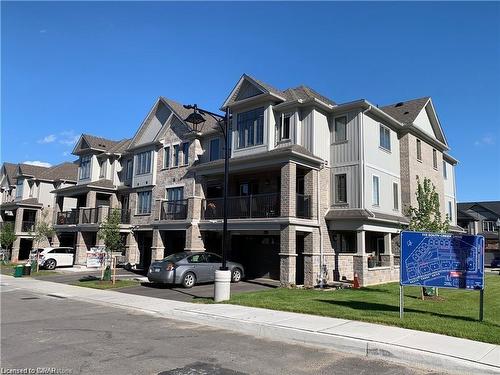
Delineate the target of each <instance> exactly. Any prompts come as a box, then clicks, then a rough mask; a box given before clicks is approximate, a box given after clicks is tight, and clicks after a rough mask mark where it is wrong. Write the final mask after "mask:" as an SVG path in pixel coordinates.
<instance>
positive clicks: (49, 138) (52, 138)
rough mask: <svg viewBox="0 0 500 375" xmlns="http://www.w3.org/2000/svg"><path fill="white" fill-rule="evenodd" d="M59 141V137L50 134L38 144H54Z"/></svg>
mask: <svg viewBox="0 0 500 375" xmlns="http://www.w3.org/2000/svg"><path fill="white" fill-rule="evenodd" d="M56 139H57V137H56V136H55V135H54V134H49V135H47V136H45V137H43V138H42V139H39V140H38V141H37V142H38V143H52V142H54V141H55V140H56Z"/></svg>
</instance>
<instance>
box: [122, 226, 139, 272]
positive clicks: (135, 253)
mask: <svg viewBox="0 0 500 375" xmlns="http://www.w3.org/2000/svg"><path fill="white" fill-rule="evenodd" d="M125 259H126V262H127V263H129V264H130V265H132V266H134V265H136V264H138V263H139V259H140V253H139V247H138V246H137V239H136V238H135V235H134V233H133V232H130V233H129V234H127V243H126V245H125Z"/></svg>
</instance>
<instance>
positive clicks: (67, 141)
mask: <svg viewBox="0 0 500 375" xmlns="http://www.w3.org/2000/svg"><path fill="white" fill-rule="evenodd" d="M59 135H60V136H61V138H60V139H59V143H60V144H63V145H66V146H73V145H74V144H75V143H76V142H77V141H78V139H79V138H80V135H78V134H75V132H74V131H73V130H69V131H63V132H60V133H59Z"/></svg>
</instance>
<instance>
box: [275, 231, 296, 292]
mask: <svg viewBox="0 0 500 375" xmlns="http://www.w3.org/2000/svg"><path fill="white" fill-rule="evenodd" d="M295 235H296V232H295V227H294V226H293V225H286V226H285V227H283V228H282V229H281V231H280V254H279V255H280V283H281V285H282V286H290V285H292V284H295V282H296V278H295V276H296V275H295V271H296V261H297V259H296V258H297V249H296V241H295V240H296V238H295Z"/></svg>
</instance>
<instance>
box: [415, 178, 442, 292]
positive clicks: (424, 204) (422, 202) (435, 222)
mask: <svg viewBox="0 0 500 375" xmlns="http://www.w3.org/2000/svg"><path fill="white" fill-rule="evenodd" d="M416 195H417V204H418V207H412V206H410V208H409V209H408V215H409V216H410V224H409V226H408V229H409V230H411V231H418V232H431V233H446V232H448V230H449V228H450V218H449V216H448V215H446V217H445V219H444V220H442V215H441V210H440V204H439V195H438V193H437V192H436V187H435V186H434V184H433V183H432V182H431V180H430V179H429V178H427V177H425V178H424V182H423V183H421V182H420V179H419V178H418V176H417V191H416ZM433 290H434V288H422V293H423V295H424V296H425V295H430V293H431V292H432V291H433Z"/></svg>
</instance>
